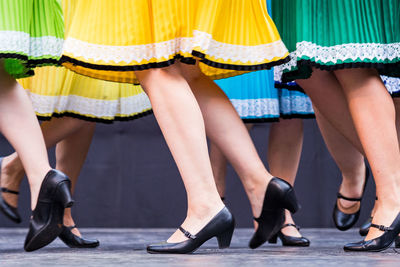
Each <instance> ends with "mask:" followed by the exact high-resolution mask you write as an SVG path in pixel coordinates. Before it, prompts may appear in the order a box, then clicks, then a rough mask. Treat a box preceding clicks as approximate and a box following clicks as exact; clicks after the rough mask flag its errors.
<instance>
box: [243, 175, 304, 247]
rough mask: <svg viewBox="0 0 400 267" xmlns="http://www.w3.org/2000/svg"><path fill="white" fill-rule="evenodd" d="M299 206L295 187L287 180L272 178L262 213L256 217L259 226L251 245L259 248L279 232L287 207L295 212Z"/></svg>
mask: <svg viewBox="0 0 400 267" xmlns="http://www.w3.org/2000/svg"><path fill="white" fill-rule="evenodd" d="M299 208H300V207H299V204H298V203H297V199H296V195H295V193H294V189H293V187H292V186H291V185H290V184H289V183H288V182H286V181H285V180H282V179H280V178H277V177H274V178H272V179H271V181H270V182H269V184H268V187H267V190H266V192H265V197H264V203H263V207H262V211H261V215H260V217H258V218H254V220H256V222H257V223H258V227H257V230H256V232H255V233H254V235H253V237H252V238H251V240H250V243H249V247H250V248H252V249H254V248H258V247H259V246H261V245H262V244H264V243H265V242H266V241H267V240H269V239H270V238H271V237H272V236H274V235H275V234H276V233H278V231H279V230H280V228H281V225H282V224H283V223H284V220H285V209H287V210H289V211H290V212H292V213H295V212H296V211H297V210H298V209H299Z"/></svg>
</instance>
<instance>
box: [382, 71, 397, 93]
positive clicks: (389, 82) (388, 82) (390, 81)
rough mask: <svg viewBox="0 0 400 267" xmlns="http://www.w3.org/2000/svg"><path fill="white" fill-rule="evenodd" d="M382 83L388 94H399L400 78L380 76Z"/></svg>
mask: <svg viewBox="0 0 400 267" xmlns="http://www.w3.org/2000/svg"><path fill="white" fill-rule="evenodd" d="M381 78H382V81H383V82H384V83H385V86H386V88H387V90H388V91H389V93H391V94H393V93H399V92H400V78H394V77H388V76H383V75H382V76H381Z"/></svg>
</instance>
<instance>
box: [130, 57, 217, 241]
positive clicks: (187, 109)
mask: <svg viewBox="0 0 400 267" xmlns="http://www.w3.org/2000/svg"><path fill="white" fill-rule="evenodd" d="M136 76H137V77H138V79H139V81H140V83H141V85H142V87H143V89H144V90H145V92H146V93H147V95H148V96H149V98H150V101H151V104H152V107H153V111H154V115H155V116H156V119H157V121H158V124H159V126H160V128H161V131H162V132H163V135H164V138H165V140H166V142H167V144H168V146H169V149H170V151H171V153H172V156H173V157H174V159H175V162H176V164H177V166H178V169H179V172H180V174H181V176H182V180H183V182H184V185H185V189H186V192H187V199H188V211H187V217H186V219H185V221H184V222H183V224H182V227H183V228H184V229H186V230H187V231H189V232H191V233H193V234H195V233H197V232H198V231H199V230H201V229H202V228H203V227H204V226H205V225H206V224H207V223H208V222H209V221H210V220H211V218H212V217H213V216H214V215H216V214H217V213H218V212H219V211H220V210H221V209H222V208H223V207H224V204H223V203H222V201H221V199H220V197H219V195H218V192H217V188H216V186H215V182H214V178H213V173H212V169H211V164H210V158H209V155H208V149H207V140H206V133H205V127H204V121H203V117H202V115H201V111H200V108H199V105H198V103H197V101H196V99H195V97H194V95H193V93H192V91H191V89H190V86H189V84H188V83H187V81H186V80H185V79H184V78H183V77H182V73H181V71H180V68H179V67H178V66H177V64H174V65H172V66H169V67H166V68H162V69H150V70H145V71H138V72H136ZM184 240H187V238H186V237H185V236H184V235H183V234H182V233H181V232H180V231H176V232H175V233H174V234H173V235H172V236H171V237H170V238H169V239H168V241H169V242H180V241H184Z"/></svg>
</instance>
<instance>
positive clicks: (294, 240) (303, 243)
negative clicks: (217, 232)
mask: <svg viewBox="0 0 400 267" xmlns="http://www.w3.org/2000/svg"><path fill="white" fill-rule="evenodd" d="M289 226H293V227H295V228H296V229H297V230H298V231H300V227H298V226H297V225H295V224H293V223H287V224H284V225H282V227H281V230H279V232H278V233H277V234H275V235H274V236H273V237H271V238H270V239H269V240H268V243H271V244H276V243H277V242H278V237H279V239H280V240H281V241H282V246H287V247H308V246H310V240H308V239H307V238H305V237H303V236H302V237H296V236H289V235H284V234H283V233H282V229H283V228H285V227H289Z"/></svg>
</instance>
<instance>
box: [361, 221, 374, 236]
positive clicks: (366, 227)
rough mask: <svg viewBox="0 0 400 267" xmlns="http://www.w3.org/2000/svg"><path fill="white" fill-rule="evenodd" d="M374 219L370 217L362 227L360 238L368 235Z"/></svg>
mask: <svg viewBox="0 0 400 267" xmlns="http://www.w3.org/2000/svg"><path fill="white" fill-rule="evenodd" d="M371 223H372V217H369V218H368V219H367V220H366V221H365V222H364V223H363V224H362V225H361V226H360V231H359V233H360V236H366V235H367V234H368V231H369V228H370V227H371Z"/></svg>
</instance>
